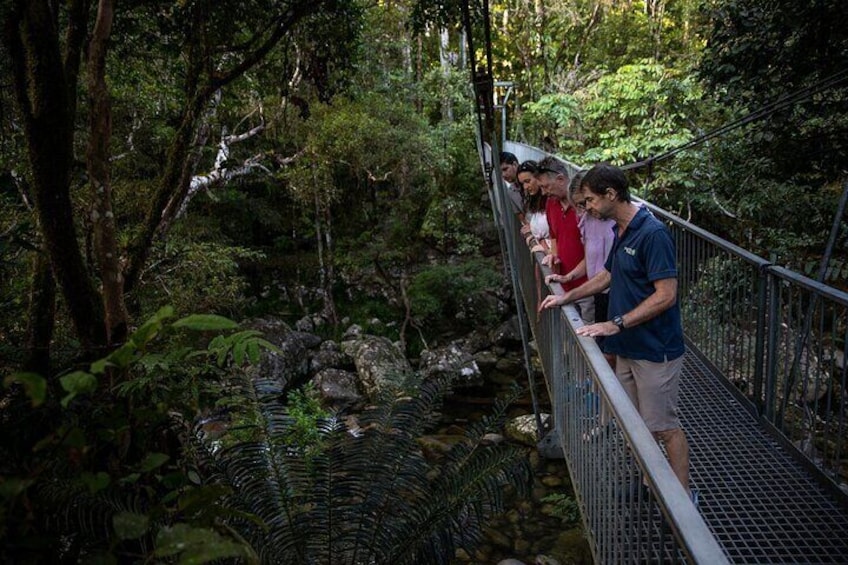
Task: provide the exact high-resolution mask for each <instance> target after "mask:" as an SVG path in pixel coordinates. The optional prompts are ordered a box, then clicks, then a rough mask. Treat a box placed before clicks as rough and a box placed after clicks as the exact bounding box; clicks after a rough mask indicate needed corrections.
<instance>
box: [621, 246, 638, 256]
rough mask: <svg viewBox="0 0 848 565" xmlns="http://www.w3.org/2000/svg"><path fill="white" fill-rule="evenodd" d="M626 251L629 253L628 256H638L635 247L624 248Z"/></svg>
mask: <svg viewBox="0 0 848 565" xmlns="http://www.w3.org/2000/svg"><path fill="white" fill-rule="evenodd" d="M624 251H625V253H627V254H628V255H631V256H633V255H636V249H635V248H633V247H626V246H625V247H624Z"/></svg>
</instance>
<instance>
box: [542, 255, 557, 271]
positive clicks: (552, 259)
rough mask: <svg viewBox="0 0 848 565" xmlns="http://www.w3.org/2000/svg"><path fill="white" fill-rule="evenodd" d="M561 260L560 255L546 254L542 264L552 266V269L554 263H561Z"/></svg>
mask: <svg viewBox="0 0 848 565" xmlns="http://www.w3.org/2000/svg"><path fill="white" fill-rule="evenodd" d="M559 262H560V260H559V257H556V256H555V255H553V254H549V255H545V257H544V258H543V259H542V265H544V266H545V267H550V268H551V269H553V268H554V265H557V264H559Z"/></svg>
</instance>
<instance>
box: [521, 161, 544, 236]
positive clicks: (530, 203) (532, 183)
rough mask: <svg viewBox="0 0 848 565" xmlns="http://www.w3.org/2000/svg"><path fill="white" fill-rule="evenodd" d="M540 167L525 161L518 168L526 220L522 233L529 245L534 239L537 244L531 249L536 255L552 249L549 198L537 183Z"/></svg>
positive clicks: (533, 162) (534, 162) (532, 162)
mask: <svg viewBox="0 0 848 565" xmlns="http://www.w3.org/2000/svg"><path fill="white" fill-rule="evenodd" d="M537 171H538V165H537V164H536V161H524V162H523V163H521V164H520V165H519V166H518V174H517V177H518V182H519V184H520V185H521V186H522V187H523V188H524V220H525V224H524V225H523V226H521V233H522V235H524V238H525V239H526V240H527V245H528V246H530V245H532V241H533V239H535V240H536V244H535V245H533V246H532V247H531V248H530V251H531V252H533V253H535V252H537V251H541V252H543V253H547V252H548V249H549V247H550V244H549V241H548V238H549V237H550V233H549V230H548V218H547V216H546V215H545V202H546V201H547V196H545V195H544V194H542V191H541V189H540V188H539V184H538V182H537V181H536V172H537Z"/></svg>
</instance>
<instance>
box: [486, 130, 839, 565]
mask: <svg viewBox="0 0 848 565" xmlns="http://www.w3.org/2000/svg"><path fill="white" fill-rule="evenodd" d="M478 148H479V149H480V150H481V159H482V166H483V170H484V173H485V174H486V175H487V181H488V182H490V186H492V194H491V196H492V202H493V206H492V209H493V214H494V217H495V220H496V223H497V224H498V226H499V229H500V234H501V244H502V248H503V251H504V255H505V257H506V259H507V260H508V263H509V272H510V275H511V277H512V282H513V286H514V288H515V290H516V300H517V306H518V310H519V317H520V318H521V321H522V324H521V325H522V334H523V335H522V337H523V340H524V347H525V356H526V357H527V359H528V362H527V364H528V366H527V369H528V374H531V375H532V370H531V369H530V362H529V358H530V356H531V354H535V355H538V357H539V359H540V360H541V365H542V368H543V370H542V372H543V374H544V380H545V383H544V387H541V386H539V387H537V388H539V389H542V390H546V391H547V394H548V396H549V397H550V401H551V407H552V408H551V411H552V417H551V419H550V420H549V421H550V422H552V425H551V426H549V428H550V429H548V430H547V435H546V436H545V437H544V438H543V439H542V441H541V442H540V447H544V448H545V449H546V450H551V449H553V450H555V451H560V452H561V454H562V456H563V457H564V458H565V460H566V462H567V465H568V468H569V471H570V474H571V477H572V481H573V484H574V489H575V493H576V497H577V499H578V502H579V504H580V508H581V511H582V515H583V522H584V526H585V530H586V535H587V538H588V540H589V543H590V546H591V548H592V552H593V555H594V558H595V561H596V562H597V563H704V564H710V565H712V564H718V563H848V494H846V492H847V491H846V482H848V454H846V447H848V429H846V427H848V419H846V396H845V394H846V380H848V378H846V377H848V369H846V363H845V360H844V359H843V352H844V351H846V350H848V294H846V293H844V292H841V291H838V290H836V289H833V288H830V287H828V286H826V285H823V284H820V283H817V282H816V281H814V280H811V279H809V278H807V277H804V276H801V275H799V274H797V273H794V272H791V271H788V270H786V269H784V268H782V267H780V266H777V265H774V264H772V263H770V262H768V261H766V260H765V259H762V258H760V257H757V256H755V255H753V254H751V253H749V252H747V251H746V250H744V249H741V248H739V247H737V246H735V245H733V244H731V243H729V242H727V241H724V240H722V239H720V238H718V237H716V236H715V235H713V234H711V233H709V232H708V231H706V230H704V229H701V228H699V227H697V226H695V225H692V224H690V223H688V222H686V221H684V220H682V219H680V218H678V217H676V216H674V215H673V214H670V213H668V212H666V211H664V210H661V209H659V208H657V207H655V206H652V205H651V204H650V203H644V205H646V206H648V207H649V209H650V210H651V212H652V213H653V214H654V215H655V216H657V217H658V218H660V219H661V220H662V221H664V222H665V223H666V225H667V226H668V227H669V229H670V231H671V233H672V234H673V237H674V240H675V242H676V246H677V254H678V272H679V278H678V298H679V300H680V304H681V311H682V314H683V325H684V332H685V334H686V344H687V351H686V354H685V362H684V370H683V377H682V380H681V391H680V404H679V408H680V412H681V419H682V423H683V427H684V429H685V430H686V433H687V435H688V438H689V445H690V465H691V469H690V474H691V484H692V486H693V487H694V488H696V489H697V490H698V491H699V493H700V500H699V504H698V507H697V508H696V507H695V505H693V504H692V502H691V501H690V499H689V497H688V495H687V493H686V492H685V491H684V489H683V488H682V487H681V486H680V484H679V482H678V481H677V479H676V478H675V476H674V474H673V473H672V471H671V468H670V466H669V465H668V463H667V460H666V458H665V456H664V454H663V452H662V447H661V446H659V445H658V444H657V443H656V442H655V441H654V439H653V437H652V436H651V434H650V432H649V431H648V430H647V428H646V427H645V425H644V423H643V422H642V420H641V418H640V417H639V415H638V413H637V412H636V410H635V408H634V407H633V405H632V404H631V403H630V401H629V399H628V398H627V395H626V394H625V392H624V391H623V389H622V388H621V386H620V385H619V383H618V381H617V379H616V377H615V375H614V373H613V371H612V370H611V369H610V367H609V365H608V363H607V362H606V360H605V359H604V357H603V355H602V353H601V352H600V350H599V349H598V347H597V345H596V344H595V342H594V340H592V339H591V338H586V337H579V336H577V335H576V334H575V329H576V328H577V327H579V326H580V325H582V322H581V321H580V317H579V315H578V313H577V311H576V310H575V309H574V308H573V307H572V306H568V305H567V306H565V307H563V308H562V309H555V310H545V311H543V312H542V313H539V314H537V305H538V303H539V301H541V300H542V299H543V298H544V297H545V296H546V295H547V294H548V293H550V292H556V293H560V292H562V289H561V288H560V287H559V285H558V284H552V285H550V286H547V285H545V284H539V281H540V280H544V275H545V274H548V273H549V272H550V271H549V270H548V269H547V267H544V266H542V265H541V258H542V254H541V253H535V254H533V253H531V252H530V251H529V249H528V248H527V245H526V243H525V241H524V239H523V236H522V235H521V234H520V232H519V228H520V226H519V225H518V220H517V218H516V217H515V215H514V214H513V213H512V212H511V211H509V209H508V204H507V200H506V193H505V184H504V182H503V180H502V179H501V178H500V174H499V171H498V168H497V166H494V165H496V163H494V162H493V161H492V155H493V154H494V155H497V152H493V151H492V150H491V148H490V147H489V146H488V145H484V144H483V143H482V142H480V144H479V147H478ZM504 149H505V150H507V151H510V152H512V153H514V154H515V155H516V156H517V157H518V158H519V161H524V160H527V159H534V160H539V159H541V158H542V157H545V156H547V154H546V153H544V152H543V151H541V150H539V149H537V148H534V147H531V146H527V145H523V144H519V143H513V142H508V141H507V142H505V143H504ZM566 165H567V166H568V167H569V170H570V172H571V173H572V174H573V173H574V172H576V171H577V169H578V167H577V166H576V165H574V164H571V163H566ZM531 384H532V383H531Z"/></svg>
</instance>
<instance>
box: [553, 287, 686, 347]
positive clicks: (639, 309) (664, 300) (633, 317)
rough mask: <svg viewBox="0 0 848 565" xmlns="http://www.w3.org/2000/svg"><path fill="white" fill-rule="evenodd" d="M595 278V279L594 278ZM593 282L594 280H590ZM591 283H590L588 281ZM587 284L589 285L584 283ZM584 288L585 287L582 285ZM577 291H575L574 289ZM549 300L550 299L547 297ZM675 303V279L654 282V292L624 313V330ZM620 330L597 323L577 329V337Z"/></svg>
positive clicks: (611, 325) (603, 323) (613, 333)
mask: <svg viewBox="0 0 848 565" xmlns="http://www.w3.org/2000/svg"><path fill="white" fill-rule="evenodd" d="M596 278H597V277H596ZM592 280H594V279H592ZM589 282H592V281H589ZM586 284H589V283H586ZM583 286H585V285H583ZM574 290H577V289H574ZM549 298H550V297H549ZM676 301H677V279H676V278H670V279H660V280H657V281H654V292H653V294H651V295H650V296H648V297H647V298H645V300H643V301H642V302H640V303H639V304H638V305H637V306H636V308H634V309H633V310H631V311H630V312H625V313H624V314H623V315H622V316H621V319H622V320H623V321H624V328H625V329H626V328H632V327H633V326H638V325H639V324H642V323H644V322H647V321H648V320H650V319H651V318H655V317H657V316H659V315H660V314H662V313H663V312H665V311H666V310H668V309H669V308H671V307H672V306H674V303H675V302H676ZM621 329H622V328H619V327H618V326H616V325H615V324H614V323H613V322H611V321H609V322H599V323H597V324H591V325H589V326H583V327H581V328H577V330H576V331H577V335H587V336H591V337H596V336H606V335H615V334H617V333H618V332H620V331H621Z"/></svg>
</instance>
